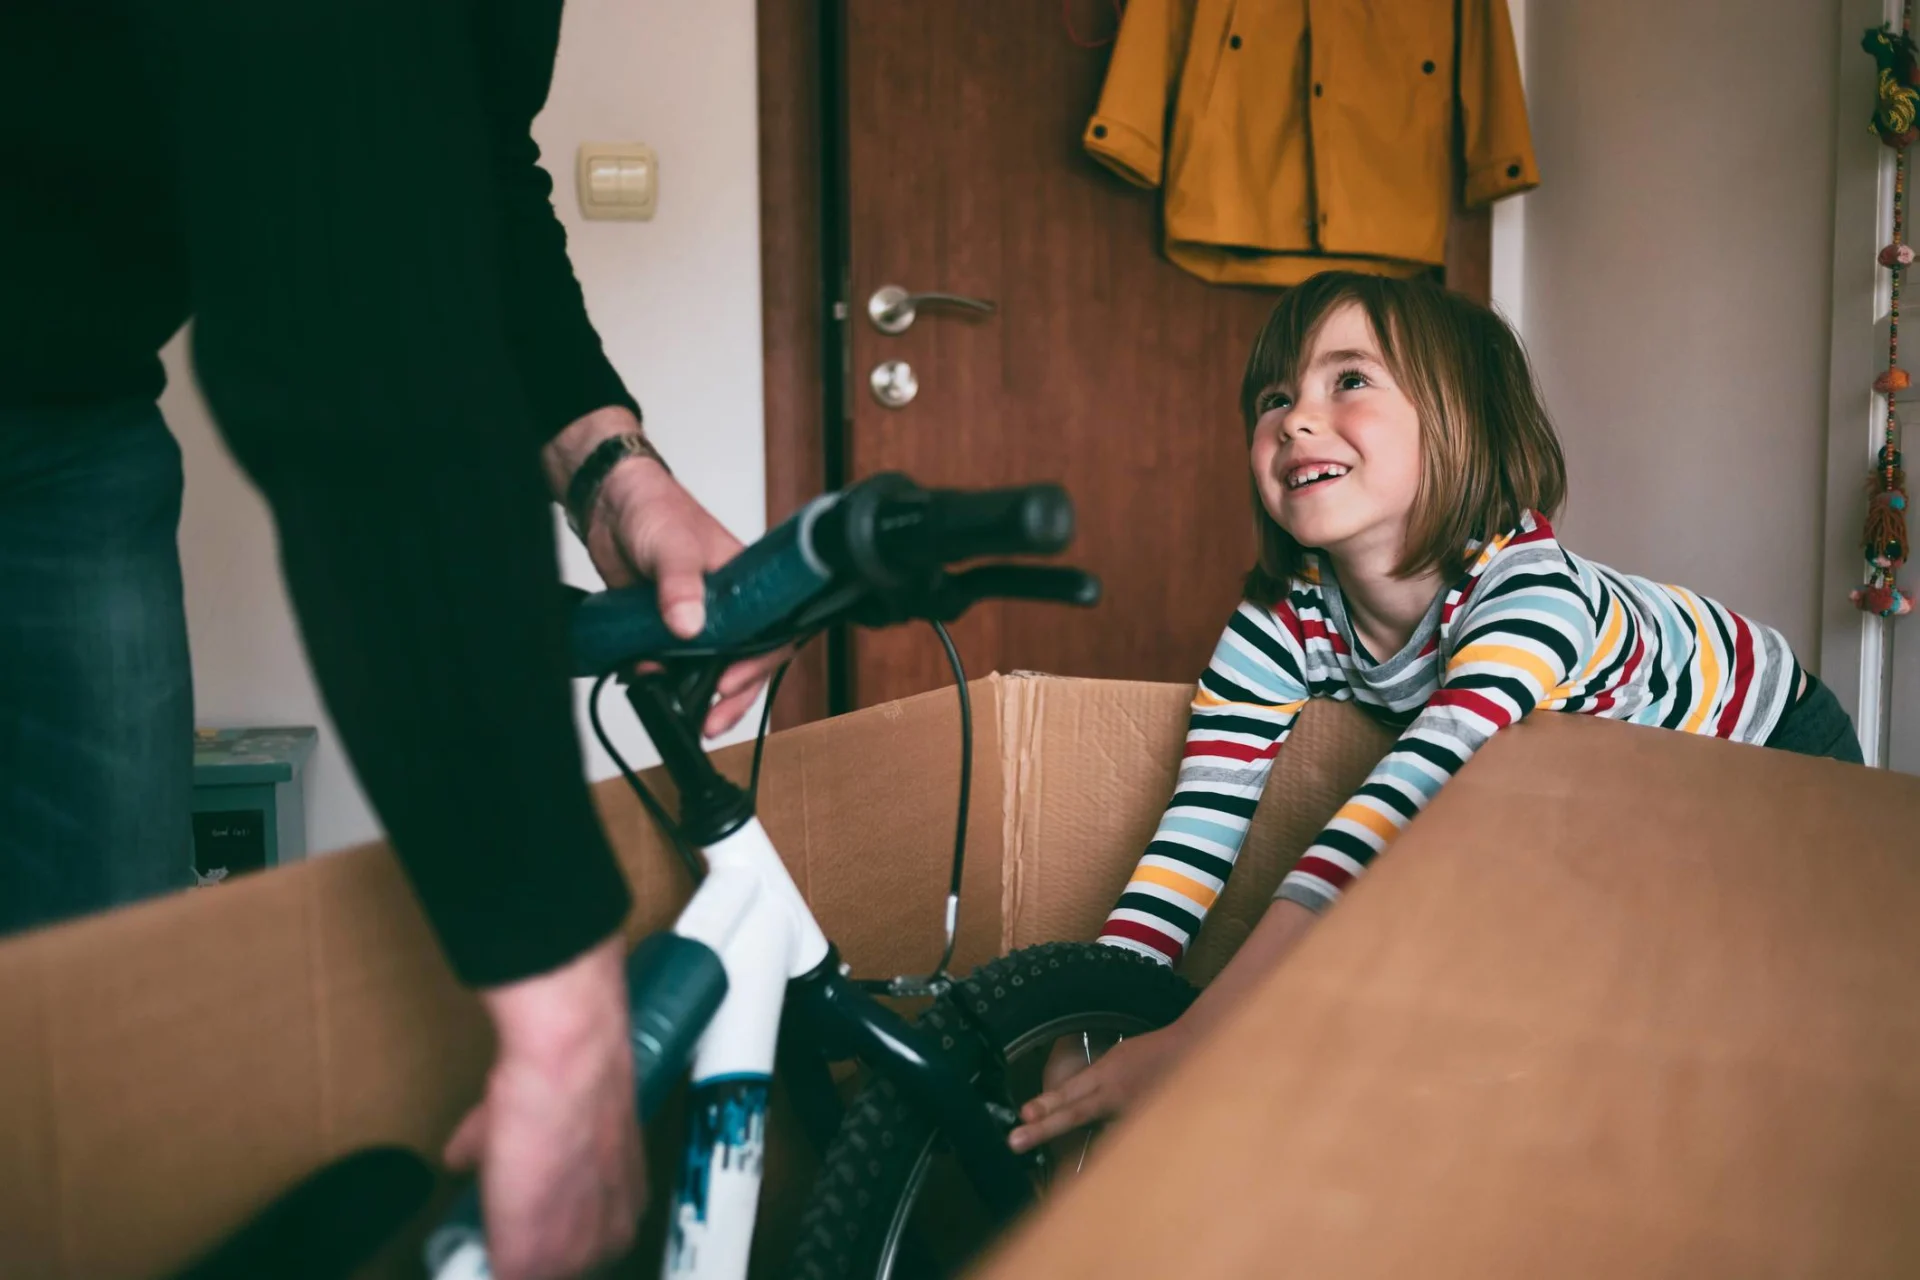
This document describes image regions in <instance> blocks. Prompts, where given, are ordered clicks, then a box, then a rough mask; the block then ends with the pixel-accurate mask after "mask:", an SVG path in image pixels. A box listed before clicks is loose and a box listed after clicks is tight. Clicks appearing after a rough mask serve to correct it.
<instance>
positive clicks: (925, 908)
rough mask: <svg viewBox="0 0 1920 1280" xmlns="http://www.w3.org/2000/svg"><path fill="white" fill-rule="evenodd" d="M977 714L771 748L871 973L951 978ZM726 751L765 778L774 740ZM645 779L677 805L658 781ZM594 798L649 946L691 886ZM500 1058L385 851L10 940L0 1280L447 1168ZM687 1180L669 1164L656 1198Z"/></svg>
mask: <svg viewBox="0 0 1920 1280" xmlns="http://www.w3.org/2000/svg"><path fill="white" fill-rule="evenodd" d="M957 706H958V703H957V699H956V697H955V695H954V694H953V692H952V691H951V690H948V691H944V692H940V693H932V694H927V695H924V696H922V697H918V698H911V699H907V700H904V701H902V702H898V703H893V704H888V705H886V706H882V707H876V708H872V709H870V710H867V711H863V712H858V713H855V714H853V715H849V716H844V717H841V718H839V719H836V720H832V721H827V722H822V723H819V724H814V725H808V726H805V727H803V728H799V729H795V730H792V731H789V732H786V733H781V734H777V735H774V736H773V737H772V738H770V739H769V740H768V744H767V758H766V762H765V765H764V768H763V772H762V779H761V787H760V797H759V799H760V813H761V816H762V820H763V821H764V822H765V824H766V826H767V828H768V830H769V832H770V833H771V834H772V836H773V839H774V841H775V843H776V845H777V846H778V847H779V848H780V850H781V852H782V855H783V856H784V857H785V858H786V859H787V861H788V865H789V867H790V869H791V870H792V872H793V875H794V877H795V879H796V880H797V881H798V882H799V884H800V885H801V887H802V889H803V890H804V891H806V892H807V894H808V895H809V898H810V900H811V901H812V903H813V906H814V910H815V912H816V914H817V915H818V916H819V918H820V920H821V923H822V925H823V926H824V927H825V929H826V931H827V933H828V935H829V936H830V937H832V938H834V940H835V941H836V942H837V943H839V944H840V946H841V948H842V952H843V955H844V956H845V958H846V959H847V960H848V961H849V962H850V963H851V964H853V966H854V967H855V970H856V971H857V972H859V973H862V974H872V975H878V976H891V975H893V974H896V973H919V972H925V971H927V970H928V969H930V968H931V967H932V966H933V964H934V963H935V962H936V961H937V960H938V959H939V955H940V948H941V942H942V938H943V928H942V922H943V918H944V914H945V902H946V893H947V883H948V868H949V862H950V858H951V855H952V850H953V821H954V806H955V801H956V796H957V789H958V777H959V775H958V768H959V758H960V734H959V725H958V716H957ZM974 715H975V728H976V742H977V744H978V748H977V749H978V750H979V751H980V752H981V753H982V754H981V758H980V759H978V760H976V762H975V764H976V778H975V784H974V792H973V808H972V820H971V822H970V824H969V825H970V835H969V850H968V864H967V878H966V885H965V890H964V896H965V898H966V908H965V910H963V912H962V918H961V946H960V950H959V953H958V955H957V956H956V963H957V964H959V965H960V966H962V967H963V968H965V967H971V966H972V965H974V964H977V963H978V962H980V961H981V960H984V959H987V958H989V957H990V956H992V955H993V954H995V951H996V948H997V947H998V944H999V938H1000V933H1001V924H1000V918H999V907H1000V833H1001V809H1002V798H1001V793H1000V770H999V768H998V762H997V760H996V759H995V758H994V754H993V752H994V744H995V743H996V742H997V741H998V702H997V699H996V698H995V697H993V696H992V695H991V692H990V690H989V689H988V688H986V687H985V686H981V687H978V688H977V689H976V692H975V696H974ZM717 759H718V761H719V762H720V764H721V765H722V767H723V768H724V769H725V770H726V771H727V772H728V773H729V774H730V775H731V776H733V777H735V778H738V779H745V778H746V776H747V774H748V770H749V768H750V764H751V748H750V747H736V748H731V749H729V750H727V751H724V752H721V753H719V754H718V756H717ZM646 778H647V781H648V782H649V784H650V785H652V786H654V787H655V788H656V789H657V790H658V791H659V792H660V793H661V794H662V795H664V796H666V797H667V798H668V799H669V801H671V787H670V785H669V784H668V783H667V780H666V779H665V778H664V777H662V776H661V775H660V774H659V772H658V771H657V770H653V771H649V772H648V774H647V775H646ZM596 799H597V800H598V802H599V804H600V807H601V812H602V815H603V818H604V821H605V823H606V826H607V830H608V832H609V835H610V836H611V838H612V839H613V842H614V845H615V849H616V852H617V853H618V855H619V857H620V860H621V863H622V866H623V867H624V869H625V871H626V873H627V875H628V877H629V879H630V881H631V882H632V884H633V888H634V896H635V900H636V904H637V905H636V908H635V912H634V915H633V918H632V920H631V921H630V922H629V932H630V934H631V935H632V936H633V937H635V938H637V937H639V936H641V935H642V934H644V933H646V932H648V931H650V930H652V929H655V928H659V927H662V926H663V925H665V924H667V923H668V922H670V921H671V919H672V917H673V915H674V914H675V913H676V912H677V911H678V909H679V907H680V906H681V905H682V904H683V903H684V902H685V900H686V896H687V894H688V892H689V889H690V884H691V882H690V879H689V877H688V875H687V873H686V870H685V868H684V866H683V865H682V864H681V862H680V860H679V858H678V857H677V856H676V855H674V854H673V853H672V852H671V851H670V850H669V849H668V847H667V846H666V844H665V842H664V841H663V840H662V838H661V837H660V835H659V834H658V833H657V832H656V831H655V829H654V828H653V826H652V824H651V822H650V821H649V820H648V819H647V817H646V815H645V812H644V811H643V810H642V809H641V807H640V805H639V802H638V801H637V800H636V799H635V798H634V797H633V795H632V794H631V793H630V792H629V791H628V790H627V788H626V784H625V783H624V782H622V781H620V780H617V779H616V780H614V781H612V782H609V783H605V784H602V785H601V786H600V787H598V788H596ZM490 1056H491V1036H490V1032H489V1030H488V1028H487V1026H486V1023H485V1019H484V1017H483V1016H482V1014H481V1012H480V1009H479V1004H478V1001H477V1000H476V999H475V998H474V996H473V995H472V994H471V993H470V992H468V991H465V990H463V989H462V988H461V987H460V986H459V985H458V983H457V982H456V981H455V980H454V978H453V976H452V974H451V972H450V971H449V970H448V968H447V966H446V964H445V962H444V960H443V959H442V958H441V955H440V953H439V950H438V947H437V946H436V944H435V942H434V939H433V935H432V933H431V931H430V930H429V929H428V927H427V925H426V922H425V920H424V918H423V917H422V916H421V914H420V912H419V909H418V907H417V906H416V905H415V902H414V899H413V897H412V894H411V892H410V891H409V889H408V887H407V885H406V882H405V879H404V877H403V876H402V875H401V873H400V870H399V867H398V865H397V864H396V863H395V861H394V859H393V857H392V855H391V853H390V852H389V851H388V850H387V849H386V847H385V846H383V845H371V846H367V847H364V848H361V849H358V850H353V851H349V852H344V853H340V854H335V855H331V856H328V857H323V858H316V859H312V860H309V861H306V862H302V863H298V864H294V865H291V866H288V867H284V868H279V869H275V870H272V871H269V872H264V873H259V874H255V875H248V876H242V877H239V878H238V879H236V880H234V881H232V882H230V883H227V884H223V885H221V886H219V887H218V888H216V889H209V890H204V891H196V892H190V893H183V894H178V895H175V896H172V897H168V898H164V899H159V900H156V901H153V902H149V903H145V904H142V905H139V906H136V907H131V908H127V909H124V910H120V911H114V912H110V913H107V914H104V915H101V916H96V917H93V918H90V919H87V920H82V921H77V922H74V923H72V924H69V925H65V926H61V927H58V928H53V929H46V930H41V931H38V932H34V933H29V934H26V935H22V936H20V937H17V938H13V939H8V940H6V941H5V942H0V1276H4V1277H6V1280H54V1278H57V1280H80V1278H82V1277H84V1278H85V1280H123V1278H124V1280H145V1278H146V1277H150V1276H155V1275H159V1274H164V1273H166V1272H167V1271H169V1270H171V1269H174V1268H177V1267H178V1266H180V1265H182V1264H183V1263H184V1262H186V1261H187V1260H188V1259H189V1258H191V1257H192V1256H194V1255H195V1254H197V1253H198V1252H199V1251H200V1250H202V1249H203V1248H204V1247H206V1246H207V1245H208V1244H210V1243H211V1242H212V1241H214V1240H216V1239H219V1238H220V1237H222V1236H223V1235H225V1234H226V1233H227V1232H229V1231H231V1230H232V1229H233V1228H234V1227H235V1226H237V1225H238V1224H239V1223H241V1222H242V1221H244V1220H246V1219H247V1218H248V1217H250V1216H251V1215H252V1214H253V1213H254V1212H256V1211H257V1210H258V1209H259V1208H260V1207H262V1206H263V1205H264V1204H265V1203H266V1202H267V1201H268V1200H270V1199H271V1198H272V1196H273V1195H274V1194H277V1193H278V1192H279V1191H281V1190H284V1189H285V1188H286V1187H288V1186H290V1185H292V1184H293V1183H294V1182H296V1181H297V1180H298V1179H299V1178H301V1177H302V1176H304V1175H305V1174H307V1173H309V1172H311V1171H312V1170H313V1169H315V1168H317V1167H318V1166H320V1165H321V1164H323V1163H325V1162H327V1161H329V1160H331V1159H333V1158H336V1157H338V1156H340V1155H343V1154H345V1153H347V1152H349V1151H351V1150H354V1149H356V1148H358V1147H361V1146H364V1145H368V1144H372V1143H387V1142H397V1143H401V1144H403V1145H406V1146H408V1147H411V1148H412V1149H414V1150H416V1151H420V1152H422V1153H424V1154H427V1155H429V1156H433V1155H437V1154H438V1152H439V1150H440V1146H441V1144H442V1143H443V1142H444V1141H445V1139H446V1137H447V1136H448V1134H450V1133H451V1131H452V1128H453V1125H454V1124H455V1123H456V1122H457V1120H458V1119H459V1117H460V1116H461V1115H462V1114H463V1113H464V1111H465V1109H466V1108H467V1107H468V1106H469V1105H471V1104H472V1102H473V1101H474V1100H475V1099H476V1098H477V1097H478V1095H479V1091H480V1087H481V1083H482V1081H483V1078H484V1075H485V1071H486V1067H487V1064H488V1061H489V1059H490ZM670 1183H671V1173H670V1171H669V1170H668V1169H666V1168H656V1170H655V1176H654V1178H653V1190H654V1193H655V1196H656V1201H657V1202H658V1201H660V1200H663V1198H664V1196H665V1195H666V1194H667V1191H668V1189H669V1186H670ZM649 1216H650V1220H651V1222H652V1224H653V1225H654V1227H655V1228H657V1227H658V1226H659V1224H660V1223H662V1222H663V1221H664V1212H663V1211H661V1210H659V1209H658V1208H657V1207H656V1211H655V1212H653V1213H651V1214H650V1215H649ZM778 1219H779V1214H778V1213H775V1214H773V1215H770V1220H773V1221H778Z"/></svg>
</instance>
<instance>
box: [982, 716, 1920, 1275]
mask: <svg viewBox="0 0 1920 1280" xmlns="http://www.w3.org/2000/svg"><path fill="white" fill-rule="evenodd" d="M1916 831H1920V779H1914V778H1907V777H1901V776H1898V775H1890V774H1887V773H1883V772H1878V771H1873V770H1867V769H1863V768H1859V767H1856V766H1848V765H1841V764H1837V763H1833V762H1830V761H1822V760H1810V759H1805V758H1802V757H1797V756H1790V755H1787V754H1784V753H1781V752H1776V751H1768V750H1765V749H1763V748H1758V747H1748V746H1737V745H1733V744H1729V743H1725V742H1719V741H1714V740H1710V739H1703V738H1696V737H1690V736H1687V735H1683V734H1679V733H1672V732H1668V731H1664V730H1658V729H1647V728H1640V727H1636V726H1631V725H1624V724H1618V723H1613V722H1607V721H1597V720H1591V719H1588V718H1585V717H1576V716H1553V715H1549V716H1537V717H1534V718H1533V719H1532V720H1529V721H1528V722H1526V723H1525V724H1523V725H1521V726H1519V727H1518V728H1516V729H1513V730H1509V731H1506V732H1503V733H1501V734H1500V735H1499V736H1498V737H1497V738H1496V739H1495V740H1494V741H1493V742H1492V743H1491V744H1489V746H1488V747H1487V748H1486V749H1485V750H1484V751H1483V752H1482V753H1481V754H1480V755H1479V756H1478V757H1477V758H1476V759H1475V760H1474V761H1473V762H1472V763H1471V764H1469V765H1468V767H1467V768H1466V769H1465V770H1464V771H1463V772H1462V773H1461V774H1460V776H1459V777H1458V778H1456V779H1455V780H1454V781H1452V782H1451V783H1449V784H1448V786H1447V787H1446V789H1445V790H1444V791H1442V793H1441V794H1440V796H1439V797H1438V798H1437V799H1436V800H1435V802H1434V804H1433V805H1432V807H1431V808H1430V809H1429V810H1428V812H1427V813H1425V814H1424V815H1423V816H1422V817H1421V818H1420V819H1419V820H1418V821H1417V822H1415V823H1414V824H1413V826H1412V827H1411V828H1410V829H1409V830H1408V831H1407V833H1406V834H1405V835H1404V836H1403V837H1402V838H1401V840H1400V841H1399V842H1398V843H1397V844H1396V846H1395V847H1394V849H1393V850H1392V851H1391V852H1390V853H1389V854H1388V855H1387V856H1386V857H1384V858H1383V859H1382V860H1381V862H1380V863H1379V864H1378V865H1377V866H1375V867H1374V868H1373V869H1372V870H1370V871H1369V873H1368V874H1367V876H1366V877H1364V878H1363V879H1362V880H1361V881H1360V882H1359V883H1358V884H1357V885H1356V886H1355V887H1354V888H1353V890H1352V891H1351V892H1350V893H1349V895H1348V897H1347V898H1346V900H1344V901H1343V902H1342V903H1341V904H1340V905H1339V907H1338V908H1337V909H1335V910H1334V911H1333V912H1331V913H1330V914H1329V916H1328V918H1327V919H1326V920H1325V922H1324V923H1322V924H1321V925H1319V926H1318V927H1316V929H1315V931H1314V932H1313V934H1311V935H1310V936H1309V937H1308V938H1307V940H1306V941H1305V942H1304V943H1303V944H1302V945H1301V947H1300V949H1299V950H1298V951H1297V952H1296V953H1295V954H1294V955H1293V956H1292V957H1290V958H1289V959H1288V960H1287V961H1286V962H1285V963H1284V964H1283V965H1282V966H1281V967H1280V968H1279V969H1278V970H1276V971H1275V972H1274V974H1273V975H1272V976H1271V978H1270V979H1269V980H1268V981H1267V982H1266V983H1265V985H1264V986H1263V987H1262V988H1261V989H1260V990H1259V991H1258V992H1257V994H1256V995H1254V996H1253V997H1252V998H1251V999H1250V1001H1249V1002H1248V1004H1247V1005H1246V1006H1245V1007H1244V1008H1243V1009H1242V1010H1240V1011H1239V1012H1238V1014H1237V1016H1235V1017H1234V1018H1232V1019H1230V1020H1229V1022H1228V1023H1227V1024H1226V1025H1224V1026H1222V1027H1221V1028H1220V1030H1219V1031H1218V1033H1217V1034H1216V1035H1215V1036H1213V1037H1212V1038H1210V1039H1209V1041H1208V1042H1207V1043H1206V1044H1205V1045H1203V1046H1202V1047H1201V1048H1200V1049H1199V1050H1198V1051H1197V1052H1196V1053H1195V1054H1194V1055H1193V1056H1192V1057H1191V1058H1190V1059H1189V1060H1188V1061H1186V1062H1185V1063H1184V1064H1182V1066H1181V1067H1180V1068H1179V1069H1177V1070H1176V1071H1175V1072H1174V1073H1173V1074H1172V1076H1171V1077H1170V1078H1169V1079H1168V1080H1167V1081H1166V1082H1165V1084H1164V1086H1163V1087H1162V1088H1161V1089H1160V1090H1159V1091H1158V1093H1157V1094H1156V1096H1155V1097H1154V1098H1153V1099H1152V1100H1151V1102H1150V1103H1149V1104H1148V1105H1147V1106H1145V1107H1144V1108H1142V1109H1141V1110H1140V1112H1139V1113H1138V1114H1137V1115H1135V1116H1133V1117H1132V1118H1131V1119H1130V1120H1129V1121H1127V1122H1126V1123H1124V1124H1123V1125H1121V1126H1119V1127H1118V1128H1116V1129H1114V1130H1109V1131H1108V1134H1107V1136H1106V1138H1105V1142H1106V1144H1107V1145H1106V1149H1105V1150H1104V1152H1103V1153H1102V1158H1101V1160H1100V1162H1099V1163H1098V1164H1097V1165H1096V1166H1093V1167H1092V1168H1090V1170H1089V1172H1088V1174H1087V1175H1086V1176H1085V1178H1084V1179H1083V1180H1082V1181H1080V1182H1079V1183H1078V1184H1076V1185H1075V1186H1073V1187H1072V1188H1071V1189H1070V1190H1069V1191H1068V1192H1067V1193H1066V1194H1065V1195H1063V1196H1061V1197H1060V1198H1058V1199H1057V1200H1056V1201H1055V1202H1054V1203H1053V1204H1052V1205H1051V1206H1050V1207H1049V1208H1048V1209H1046V1210H1043V1212H1042V1213H1041V1214H1040V1215H1038V1217H1037V1218H1036V1219H1035V1220H1034V1221H1032V1222H1031V1223H1029V1224H1028V1225H1027V1227H1026V1228H1024V1229H1023V1230H1022V1231H1020V1232H1019V1233H1018V1235H1017V1237H1016V1238H1015V1239H1014V1240H1013V1241H1012V1242H1011V1243H1010V1244H1009V1245H1008V1246H1007V1247H1006V1248H1005V1249H1004V1250H1003V1251H1002V1252H1001V1254H1000V1255H999V1256H998V1257H997V1258H996V1259H995V1260H994V1261H993V1262H992V1263H991V1264H990V1265H989V1266H987V1267H986V1268H984V1270H983V1272H982V1274H984V1275H986V1276H989V1277H993V1278H994V1280H999V1278H1001V1277H1006V1278H1007V1280H1013V1278H1014V1277H1020V1278H1023V1280H1024V1277H1029V1276H1048V1277H1056V1276H1059V1277H1067V1276H1088V1277H1093V1276H1110V1275H1163V1274H1166V1275H1174V1274H1177V1275H1204V1276H1255V1275H1271V1274H1275V1273H1276V1272H1281V1271H1284V1272H1286V1273H1289V1274H1299V1275H1322V1276H1325V1275H1338V1276H1353V1277H1361V1276H1405V1275H1422V1276H1459V1277H1474V1278H1475V1280H1480V1278H1483V1277H1499V1276H1513V1277H1534V1276H1543V1275H1552V1276H1609V1277H1612V1276H1642V1275H1662V1276H1728V1277H1733V1276H1739V1277H1748V1276H1757V1275H1823V1276H1824V1275H1831V1276H1842V1275H1844V1276H1910V1275H1913V1274H1915V1273H1916V1272H1920V1217H1917V1216H1916V1215H1915V1214H1914V1213H1913V1191H1912V1189H1913V1188H1914V1187H1915V1186H1916V1185H1920V1073H1917V1072H1916V1071H1915V1069H1914V1064H1915V1063H1916V1062H1917V1061H1920V1000H1916V999H1915V992H1916V990H1920V928H1916V927H1915V923H1914V922H1915V921H1916V920H1920V839H1916V837H1915V832H1916ZM1143 1187H1145V1188H1150V1191H1147V1192H1144V1193H1143V1190H1142V1188H1143ZM1222 1188H1232V1189H1233V1192H1232V1195H1231V1197H1230V1200H1231V1204H1226V1203H1224V1202H1223V1201H1222V1199H1221V1189H1222ZM1143 1194H1146V1195H1147V1196H1148V1197H1149V1200H1150V1202H1151V1204H1152V1206H1153V1212H1151V1213H1146V1214H1143V1213H1140V1212H1138V1208H1139V1206H1140V1205H1141V1204H1142V1203H1143V1201H1142V1195H1143Z"/></svg>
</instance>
